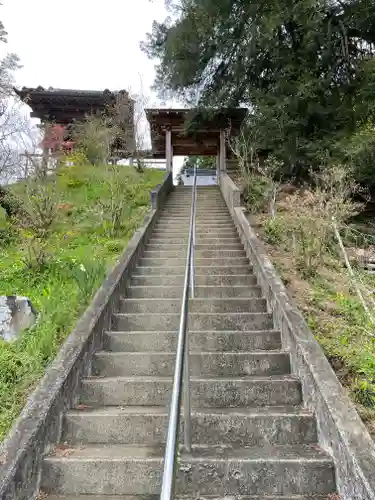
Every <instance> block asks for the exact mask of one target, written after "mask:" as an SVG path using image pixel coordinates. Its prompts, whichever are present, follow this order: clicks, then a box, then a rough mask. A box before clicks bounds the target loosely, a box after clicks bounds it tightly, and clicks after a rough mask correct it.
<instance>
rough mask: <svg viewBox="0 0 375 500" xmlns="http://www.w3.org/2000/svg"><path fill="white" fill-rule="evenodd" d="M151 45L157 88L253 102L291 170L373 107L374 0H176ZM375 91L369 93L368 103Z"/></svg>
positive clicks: (271, 146)
mask: <svg viewBox="0 0 375 500" xmlns="http://www.w3.org/2000/svg"><path fill="white" fill-rule="evenodd" d="M171 8H172V9H173V18H168V19H167V20H166V21H165V22H163V23H154V26H153V30H152V33H151V34H149V35H148V39H147V41H146V43H145V44H144V46H143V47H144V50H145V51H146V52H147V53H148V54H149V56H150V57H152V58H157V59H159V65H158V67H157V77H156V82H155V84H156V87H157V88H158V89H159V90H160V91H162V92H171V93H173V94H174V95H177V96H178V97H179V98H180V99H181V98H182V99H184V100H185V101H186V102H187V103H189V104H192V103H193V104H194V105H196V104H200V105H203V106H212V107H221V106H238V105H246V106H248V107H249V108H250V110H251V113H250V115H249V116H250V117H249V122H248V127H249V128H250V132H251V131H254V130H256V131H257V134H253V135H256V137H257V138H258V143H257V144H256V146H257V147H258V148H260V149H263V150H271V151H273V152H274V153H276V154H277V155H278V156H279V157H280V158H281V159H283V160H284V163H285V165H286V167H287V169H288V170H289V173H290V174H291V175H299V174H300V172H302V173H303V172H306V171H307V169H308V168H310V166H311V165H312V166H314V165H316V166H318V165H319V164H320V163H321V162H322V158H324V157H326V156H327V155H328V156H331V155H333V154H335V153H336V150H337V144H338V142H339V141H342V140H343V139H345V138H346V137H348V136H350V135H351V134H352V133H353V132H354V131H355V130H356V127H357V124H358V122H359V121H367V119H368V116H369V114H370V112H373V110H374V106H373V105H372V106H369V105H367V106H364V105H363V98H364V89H365V88H366V85H368V82H369V81H371V80H373V79H374V77H373V74H374V65H371V64H369V62H371V61H372V58H373V53H374V44H375V0H314V1H312V0H271V1H270V2H249V1H248V0H178V1H176V2H175V3H174V4H173V5H172V6H171ZM370 100H372V101H374V95H372V96H370V95H369V94H368V95H367V104H369V101H370Z"/></svg>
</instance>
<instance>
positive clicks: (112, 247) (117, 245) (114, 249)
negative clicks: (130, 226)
mask: <svg viewBox="0 0 375 500" xmlns="http://www.w3.org/2000/svg"><path fill="white" fill-rule="evenodd" d="M105 247H106V249H107V250H108V252H111V253H118V252H121V251H122V250H123V248H124V243H123V242H122V241H116V240H115V241H108V243H107V244H106V246H105Z"/></svg>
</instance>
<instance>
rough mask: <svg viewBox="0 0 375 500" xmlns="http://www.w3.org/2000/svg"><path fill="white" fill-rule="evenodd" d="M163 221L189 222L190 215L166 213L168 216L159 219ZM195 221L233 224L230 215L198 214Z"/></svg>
mask: <svg viewBox="0 0 375 500" xmlns="http://www.w3.org/2000/svg"><path fill="white" fill-rule="evenodd" d="M161 220H163V222H165V223H166V224H169V223H170V222H178V223H180V224H181V223H183V222H186V223H189V222H190V215H186V216H184V215H168V216H166V215H165V216H163V218H162V219H161ZM196 220H197V223H198V221H199V222H201V223H204V222H206V223H207V224H211V223H212V222H225V223H230V222H231V223H232V224H233V219H232V217H231V216H230V215H210V214H208V215H198V216H197V219H196Z"/></svg>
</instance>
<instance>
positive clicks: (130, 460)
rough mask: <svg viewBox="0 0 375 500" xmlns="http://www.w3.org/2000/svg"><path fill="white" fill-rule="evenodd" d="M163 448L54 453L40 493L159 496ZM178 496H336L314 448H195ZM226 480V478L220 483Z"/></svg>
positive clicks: (325, 460)
mask: <svg viewBox="0 0 375 500" xmlns="http://www.w3.org/2000/svg"><path fill="white" fill-rule="evenodd" d="M163 452H164V447H158V446H154V447H146V446H137V445H136V446H129V445H102V446H95V445H86V446H83V447H80V446H77V447H71V448H67V449H65V450H63V451H62V450H61V448H60V449H59V448H58V449H57V451H56V453H55V455H53V456H49V457H46V458H45V460H44V463H43V471H42V472H43V473H42V484H41V487H42V489H43V490H44V491H46V492H48V493H50V492H53V493H58V494H75V495H76V494H88V495H93V494H96V495H127V494H133V495H134V494H137V495H144V494H145V495H147V494H155V495H157V494H158V493H160V487H161V477H162V461H163ZM179 463H180V467H179V471H178V475H177V480H176V487H177V493H180V494H192V495H194V494H196V492H197V487H198V486H199V494H203V495H204V494H215V495H256V494H262V495H267V494H274V495H275V494H276V495H277V494H283V495H293V494H328V493H331V492H334V491H335V474H334V466H333V462H332V459H331V458H330V457H329V456H328V455H327V454H326V453H325V452H323V451H322V450H320V449H318V448H317V447H313V446H308V445H305V446H304V445H297V446H288V447H286V446H277V447H276V446H266V447H249V448H242V449H226V448H221V449H218V448H216V447H195V448H193V452H192V455H190V454H189V455H187V454H185V453H181V456H180V460H179ZM224 478H225V479H224Z"/></svg>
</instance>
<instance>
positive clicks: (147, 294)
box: [125, 283, 262, 299]
mask: <svg viewBox="0 0 375 500" xmlns="http://www.w3.org/2000/svg"><path fill="white" fill-rule="evenodd" d="M182 286H183V285H182V283H181V284H180V285H179V286H150V285H148V286H130V287H129V288H128V289H127V290H126V293H125V296H126V298H133V299H139V298H149V299H157V298H159V299H181V298H182V290H183V289H182ZM195 296H196V297H201V298H229V297H233V298H234V297H243V298H260V297H261V296H262V290H261V288H260V287H259V286H252V287H248V286H238V285H237V286H196V287H195Z"/></svg>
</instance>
